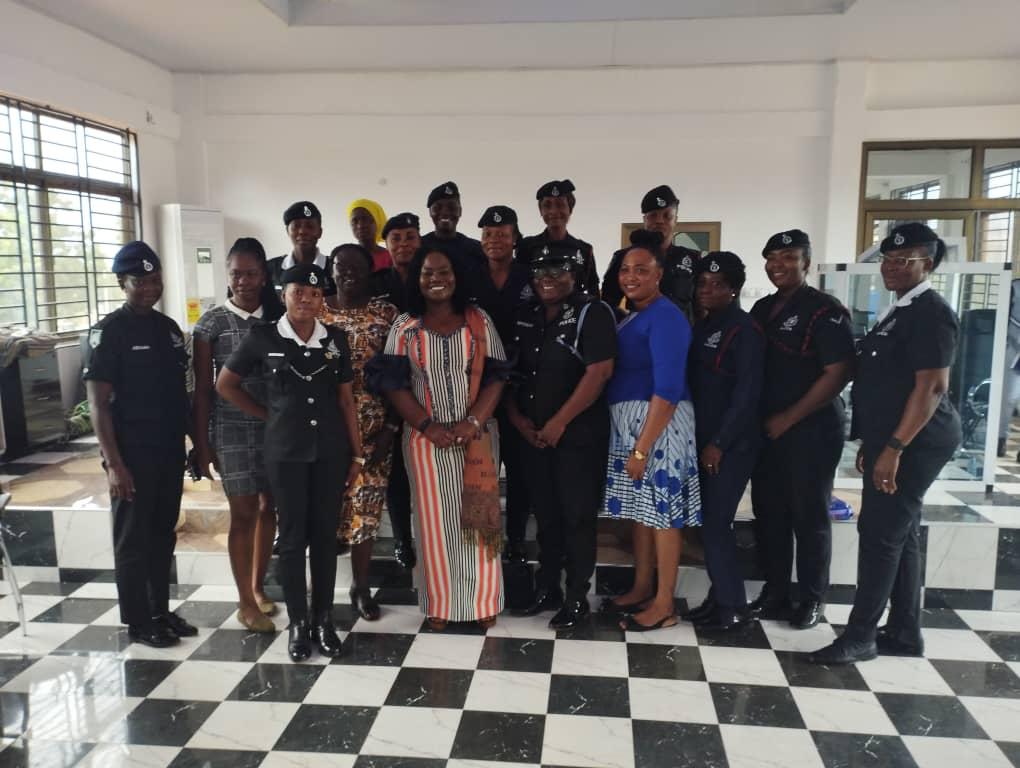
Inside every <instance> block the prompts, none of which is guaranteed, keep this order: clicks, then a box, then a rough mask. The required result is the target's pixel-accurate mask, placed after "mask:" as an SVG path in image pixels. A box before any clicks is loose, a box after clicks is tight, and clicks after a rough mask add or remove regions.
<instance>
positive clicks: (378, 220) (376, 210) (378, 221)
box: [347, 198, 386, 243]
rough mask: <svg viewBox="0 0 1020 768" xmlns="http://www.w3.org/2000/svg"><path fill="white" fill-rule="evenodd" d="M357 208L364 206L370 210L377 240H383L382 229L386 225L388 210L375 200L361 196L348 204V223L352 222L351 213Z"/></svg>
mask: <svg viewBox="0 0 1020 768" xmlns="http://www.w3.org/2000/svg"><path fill="white" fill-rule="evenodd" d="M355 208H364V209H365V210H366V211H368V213H369V215H370V216H371V217H372V220H373V221H375V239H376V242H379V243H381V242H382V231H383V227H385V226H386V212H385V211H384V210H383V209H382V206H381V205H379V203H377V202H376V201H375V200H367V199H365V198H360V199H358V200H355V201H354V202H353V203H351V204H350V205H348V206H347V223H348V224H350V223H351V214H352V213H354V209H355Z"/></svg>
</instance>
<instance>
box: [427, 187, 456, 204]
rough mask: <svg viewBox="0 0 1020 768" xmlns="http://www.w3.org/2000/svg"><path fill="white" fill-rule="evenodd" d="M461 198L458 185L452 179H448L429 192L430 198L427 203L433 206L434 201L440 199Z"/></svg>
mask: <svg viewBox="0 0 1020 768" xmlns="http://www.w3.org/2000/svg"><path fill="white" fill-rule="evenodd" d="M454 199H455V200H460V190H459V189H457V185H456V184H454V183H453V182H452V181H447V182H446V183H444V184H440V185H439V186H438V187H436V188H435V189H433V190H432V191H431V192H429V199H428V202H426V203H425V205H426V206H427V207H429V208H431V207H432V203H435V202H438V201H440V200H454Z"/></svg>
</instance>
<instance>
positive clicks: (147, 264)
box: [142, 259, 155, 272]
mask: <svg viewBox="0 0 1020 768" xmlns="http://www.w3.org/2000/svg"><path fill="white" fill-rule="evenodd" d="M142 269H144V270H145V271H146V272H151V271H152V270H153V269H155V267H154V266H152V262H151V261H149V260H148V259H142Z"/></svg>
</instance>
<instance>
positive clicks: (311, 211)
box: [283, 200, 322, 227]
mask: <svg viewBox="0 0 1020 768" xmlns="http://www.w3.org/2000/svg"><path fill="white" fill-rule="evenodd" d="M297 219H315V220H316V221H318V222H319V223H320V224H321V223H322V214H321V213H319V209H318V208H316V207H315V203H311V202H309V201H307V200H298V201H297V202H296V203H294V205H292V206H291V207H290V208H288V209H287V210H285V211H284V212H283V226H285V227H287V226H290V223H291V222H292V221H295V220H297Z"/></svg>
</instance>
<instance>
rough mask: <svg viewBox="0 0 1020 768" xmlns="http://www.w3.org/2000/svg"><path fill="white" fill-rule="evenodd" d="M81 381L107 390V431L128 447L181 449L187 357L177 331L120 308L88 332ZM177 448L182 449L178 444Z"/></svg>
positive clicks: (158, 316) (154, 316) (153, 314)
mask: <svg viewBox="0 0 1020 768" xmlns="http://www.w3.org/2000/svg"><path fill="white" fill-rule="evenodd" d="M87 358H88V359H87V360H86V363H85V366H84V369H83V372H82V377H83V378H84V379H85V380H86V381H105V382H109V383H110V384H112V385H113V398H112V403H111V408H112V410H113V428H114V432H115V433H116V435H117V442H118V443H120V444H122V445H123V444H130V445H173V444H175V443H181V442H182V441H183V439H184V435H185V433H186V432H187V425H188V392H187V385H186V383H185V376H186V374H187V369H188V352H187V349H186V348H185V346H184V334H182V333H181V329H180V327H179V326H178V325H177V323H175V322H174V321H173V320H171V319H170V318H169V317H167V316H166V315H164V314H162V313H161V312H157V311H156V310H152V311H150V312H144V313H140V312H135V311H134V310H133V309H131V308H130V307H128V305H127V304H125V305H124V306H123V307H121V308H120V309H118V310H116V311H114V312H111V313H110V314H108V315H107V316H106V317H104V318H103V319H102V320H100V321H99V322H98V323H96V324H95V325H94V326H93V327H92V329H91V330H90V331H89V353H88V356H87ZM182 447H183V444H182Z"/></svg>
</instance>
